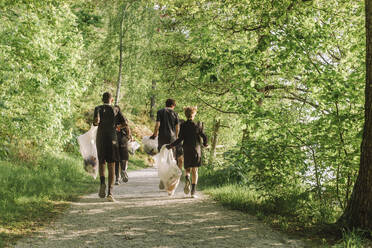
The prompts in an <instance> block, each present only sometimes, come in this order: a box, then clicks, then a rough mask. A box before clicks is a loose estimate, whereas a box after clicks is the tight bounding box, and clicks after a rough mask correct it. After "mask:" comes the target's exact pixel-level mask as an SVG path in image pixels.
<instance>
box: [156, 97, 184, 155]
mask: <svg viewBox="0 0 372 248" xmlns="http://www.w3.org/2000/svg"><path fill="white" fill-rule="evenodd" d="M175 107H176V101H175V100H173V99H167V101H166V102H165V108H162V109H160V110H159V111H158V112H157V113H156V124H155V128H154V134H153V135H152V136H151V137H150V138H151V139H155V138H156V136H158V150H159V151H160V149H161V147H162V146H163V145H165V144H169V143H171V142H173V141H175V140H176V139H177V136H178V132H179V120H178V114H177V113H176V112H175V111H174V108H175Z"/></svg>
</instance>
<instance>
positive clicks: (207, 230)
mask: <svg viewBox="0 0 372 248" xmlns="http://www.w3.org/2000/svg"><path fill="white" fill-rule="evenodd" d="M158 183H159V179H158V177H157V171H156V170H155V169H144V170H140V171H134V172H130V173H129V182H128V183H127V184H121V185H120V186H117V187H116V188H115V190H114V194H115V196H116V200H117V202H114V203H111V202H107V201H106V200H104V199H99V198H98V197H97V194H91V195H88V196H84V197H83V198H81V199H80V200H79V202H74V203H72V204H71V208H70V209H69V210H68V212H67V213H66V214H65V215H64V216H62V217H61V218H60V219H59V220H57V221H56V222H55V223H53V224H51V225H50V226H49V227H46V228H45V229H44V230H43V231H41V232H39V233H37V234H35V235H34V236H33V237H31V238H27V239H24V240H21V241H20V242H18V243H17V245H16V247H19V248H21V247H48V248H50V247H68V248H75V247H115V248H117V247H136V248H142V247H229V248H236V247H260V248H261V247H305V244H304V243H303V242H302V241H300V240H295V239H291V238H288V237H287V236H286V235H284V234H282V233H279V232H276V231H273V230H272V229H270V228H269V227H268V226H266V225H264V224H262V223H261V222H260V221H258V220H257V219H256V218H255V217H252V216H250V215H247V214H243V213H241V212H239V211H232V210H227V209H225V208H223V207H222V206H220V205H219V204H217V203H215V202H213V201H212V200H210V199H208V197H206V196H203V195H199V196H200V197H199V198H197V199H191V198H185V196H184V194H183V190H182V185H179V186H178V190H177V192H176V194H175V197H172V198H170V197H168V196H167V193H166V192H160V191H159V190H158ZM308 247H311V246H308Z"/></svg>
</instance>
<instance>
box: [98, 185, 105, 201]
mask: <svg viewBox="0 0 372 248" xmlns="http://www.w3.org/2000/svg"><path fill="white" fill-rule="evenodd" d="M98 196H99V197H100V198H105V196H106V184H101V186H100V188H99V192H98Z"/></svg>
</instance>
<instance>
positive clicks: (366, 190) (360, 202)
mask: <svg viewBox="0 0 372 248" xmlns="http://www.w3.org/2000/svg"><path fill="white" fill-rule="evenodd" d="M365 14H366V46H367V49H366V87H365V113H364V120H365V121H364V130H363V138H362V144H361V155H360V165H359V173H358V177H357V180H356V182H355V185H354V189H353V193H352V194H351V198H350V201H349V202H348V205H347V207H346V209H345V212H344V214H343V215H342V216H341V218H340V219H339V223H340V224H341V225H343V226H346V227H349V228H361V229H364V230H372V0H365Z"/></svg>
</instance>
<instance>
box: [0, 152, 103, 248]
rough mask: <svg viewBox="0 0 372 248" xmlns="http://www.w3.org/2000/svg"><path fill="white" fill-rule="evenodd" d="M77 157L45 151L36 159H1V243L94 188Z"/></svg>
mask: <svg viewBox="0 0 372 248" xmlns="http://www.w3.org/2000/svg"><path fill="white" fill-rule="evenodd" d="M96 184H97V181H94V180H93V178H91V177H90V176H88V175H87V174H86V173H85V172H84V170H83V166H82V160H81V159H80V158H76V157H71V156H70V155H66V154H63V155H47V156H44V157H43V158H42V159H39V162H37V163H20V162H8V161H0V185H1V188H0V216H1V219H0V247H2V246H7V245H9V244H11V243H12V242H14V241H15V240H16V239H17V238H19V237H22V236H24V235H26V234H28V233H30V232H32V231H34V230H35V229H37V228H38V227H40V226H41V225H42V224H43V223H47V222H49V221H50V220H51V219H53V218H55V216H56V215H57V214H58V213H61V212H63V211H64V210H65V208H66V207H67V206H68V203H67V201H71V200H73V199H74V198H76V197H77V196H79V195H82V194H85V193H88V192H93V191H96V188H97V187H96Z"/></svg>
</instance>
